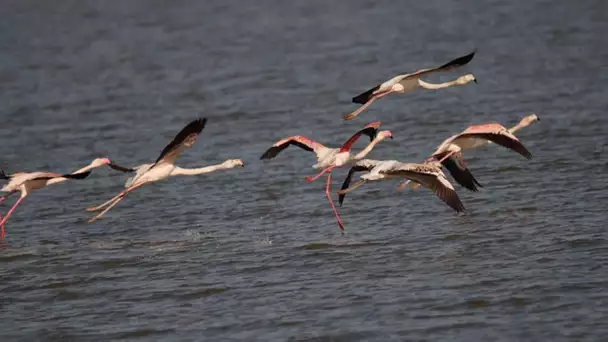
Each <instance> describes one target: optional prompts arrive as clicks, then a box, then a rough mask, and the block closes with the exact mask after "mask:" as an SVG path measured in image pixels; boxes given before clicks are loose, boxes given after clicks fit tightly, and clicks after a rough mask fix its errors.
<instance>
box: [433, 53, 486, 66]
mask: <svg viewBox="0 0 608 342" xmlns="http://www.w3.org/2000/svg"><path fill="white" fill-rule="evenodd" d="M475 53H477V49H474V50H473V52H471V53H469V54H468V55H464V56H462V57H458V58H456V59H453V60H451V61H449V62H447V63H446V64H444V65H442V66H440V67H439V69H443V68H455V67H460V66H463V65H465V64H468V63H469V62H470V61H472V60H473V57H475Z"/></svg>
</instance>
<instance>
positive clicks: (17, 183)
mask: <svg viewBox="0 0 608 342" xmlns="http://www.w3.org/2000/svg"><path fill="white" fill-rule="evenodd" d="M103 165H108V166H110V167H119V168H120V166H118V165H116V164H114V163H112V162H111V161H110V160H109V159H108V158H96V159H94V160H93V161H92V162H91V163H90V164H89V165H87V166H86V167H83V168H82V169H79V170H76V171H74V172H73V173H71V174H64V175H62V174H60V173H55V172H18V173H13V174H10V175H7V174H5V173H4V171H0V179H7V180H10V181H9V182H8V184H6V185H5V186H4V187H2V189H0V191H3V192H7V194H6V195H4V196H2V197H0V203H2V202H3V201H4V200H5V199H7V198H8V197H9V196H10V195H12V194H14V193H17V192H18V191H19V192H21V197H19V199H18V200H17V202H15V204H13V206H12V207H11V209H10V210H9V211H8V213H7V214H6V216H5V217H4V218H3V219H2V221H0V226H1V233H0V239H4V224H5V223H6V221H7V220H8V218H9V217H10V216H11V214H12V213H13V211H14V210H15V208H17V206H18V205H19V203H21V201H23V199H24V198H25V197H26V196H27V195H29V194H30V193H31V192H32V191H34V190H38V189H41V188H44V187H45V186H47V185H51V184H55V183H60V182H65V181H66V180H68V179H84V178H86V177H87V176H88V175H89V174H90V173H91V171H90V170H92V169H94V168H96V167H100V166H103ZM0 216H1V215H0Z"/></svg>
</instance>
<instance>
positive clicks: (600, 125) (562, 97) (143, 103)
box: [0, 0, 608, 341]
mask: <svg viewBox="0 0 608 342" xmlns="http://www.w3.org/2000/svg"><path fill="white" fill-rule="evenodd" d="M0 12H1V13H2V20H1V21H0V51H1V52H0V86H1V89H2V90H1V91H0V103H1V106H0V118H1V119H2V124H1V125H0V138H1V140H0V141H1V142H2V146H1V150H2V153H1V157H0V167H1V168H2V169H4V170H6V171H7V172H17V171H33V170H52V171H58V172H69V171H71V170H74V169H76V168H79V167H81V166H84V165H86V164H88V163H89V162H90V160H92V159H93V158H95V157H99V156H107V157H109V158H111V159H113V160H115V161H116V162H117V163H119V164H125V165H136V164H140V163H144V162H150V161H153V160H154V159H156V157H157V156H158V153H159V152H160V150H161V149H162V148H163V147H164V146H165V144H167V143H168V141H169V140H170V139H171V138H172V137H173V136H174V135H175V134H176V133H177V132H178V131H179V130H180V129H181V128H182V127H183V126H184V125H185V124H186V123H188V122H189V121H190V120H192V119H194V118H196V117H207V118H208V119H209V122H208V124H207V127H206V128H205V130H204V131H203V133H202V135H201V137H200V138H199V140H198V141H197V142H196V144H195V145H194V147H193V148H191V149H189V150H188V151H187V152H186V153H184V154H183V155H182V157H181V158H180V159H179V165H181V166H183V167H194V166H202V165H209V164H215V163H219V162H221V161H223V160H224V159H229V158H241V159H243V160H244V161H245V163H246V167H245V168H244V169H234V170H230V171H226V172H220V173H215V174H209V175H204V176H199V177H181V178H172V179H170V180H168V181H165V182H160V183H157V184H154V185H150V186H146V187H143V188H142V189H140V190H138V191H136V192H134V193H132V194H131V195H129V196H128V197H127V198H126V199H125V200H124V201H122V202H121V203H120V204H119V205H118V206H117V207H116V208H114V209H113V210H112V211H110V212H109V213H108V214H107V215H106V216H105V218H104V219H103V220H101V221H98V222H95V223H93V224H90V225H89V224H87V223H86V220H87V219H88V218H89V217H90V215H89V214H88V213H86V212H84V208H86V207H87V206H90V205H93V204H98V203H101V202H103V201H105V200H106V199H108V198H110V197H111V196H113V195H114V194H115V193H117V192H118V191H120V190H121V189H122V184H123V183H124V181H125V180H126V178H127V176H125V175H123V174H118V173H115V172H113V171H112V170H109V169H107V168H100V169H97V170H95V171H94V173H93V174H92V175H91V176H90V177H89V178H88V179H87V180H85V181H73V182H67V183H65V184H61V185H55V186H52V187H49V188H48V189H44V190H41V191H38V192H36V193H34V194H33V195H32V196H29V197H28V198H26V200H25V201H24V202H23V203H22V205H21V206H20V207H19V208H18V209H17V211H16V212H15V214H14V215H13V216H12V217H11V219H10V220H9V221H8V223H7V225H6V229H7V236H6V238H5V240H4V241H3V242H2V243H1V244H0V340H2V341H18V340H22V341H34V340H38V341H76V340H78V341H82V340H91V341H93V340H96V341H100V340H103V341H108V340H125V341H126V340H154V341H192V340H208V341H228V340H232V341H236V340H243V341H404V340H426V341H516V340H517V341H548V340H551V341H568V340H576V341H601V340H604V339H605V338H606V335H607V334H608V320H607V315H608V293H607V292H606V288H607V287H608V275H607V274H608V273H607V269H608V233H607V232H606V221H607V219H608V214H606V207H607V204H608V163H607V156H608V154H607V153H608V136H607V133H606V132H607V128H608V116H607V114H606V110H607V108H608V96H606V95H607V93H606V89H608V44H606V43H607V40H606V33H607V32H608V3H607V2H605V1H601V0H595V1H594V0H588V1H569V2H559V3H555V2H551V1H525V2H524V1H521V2H508V1H486V2H483V3H481V2H478V1H472V0H467V1H446V2H432V1H418V2H413V1H410V2H399V1H393V2H388V1H385V2H378V1H368V0H357V1H331V2H330V1H306V2H286V1H278V0H276V1H256V2H237V1H192V0H184V1H171V2H165V1H128V2H127V1H123V2H102V1H61V2H46V1H25V0H13V1H8V0H7V1H2V3H1V4H0ZM475 48H476V49H477V55H476V56H475V58H474V59H473V61H472V62H471V63H470V64H469V65H467V66H465V67H463V68H460V69H458V70H457V71H454V72H450V73H444V74H436V75H431V76H430V77H428V78H427V81H430V82H443V81H448V80H451V79H454V78H455V77H457V76H459V75H462V74H465V73H473V74H475V75H476V76H477V79H478V80H479V84H478V85H475V84H469V85H467V86H463V87H452V88H449V89H445V90H442V91H437V92H423V91H417V92H414V93H411V94H407V95H402V96H392V97H387V98H385V99H382V100H380V101H378V102H377V103H374V104H373V105H372V106H371V107H370V108H369V109H368V110H367V111H365V112H364V113H363V114H361V115H360V116H359V117H358V118H356V119H355V120H352V121H347V122H345V121H343V120H342V115H343V114H345V113H348V112H350V111H352V110H353V109H355V108H356V105H354V104H352V103H350V99H351V97H352V96H354V95H357V94H359V93H360V92H362V91H364V90H367V89H368V88H370V87H371V86H373V85H375V84H377V83H378V82H381V81H384V80H385V79H388V78H389V77H392V76H393V75H395V74H397V73H404V72H410V71H414V70H417V69H420V68H425V67H433V66H436V65H440V64H442V63H445V62H447V61H448V60H450V59H452V58H455V57H457V56H461V55H464V54H466V53H469V52H470V51H472V50H473V49H475ZM530 112H534V113H537V114H538V116H539V117H540V118H541V121H540V122H538V123H536V124H534V125H532V126H530V127H528V128H526V129H524V130H522V131H521V132H520V133H518V136H519V137H520V139H521V140H522V141H523V142H524V144H525V145H526V146H527V148H528V149H529V150H530V151H531V152H532V154H533V155H534V158H533V159H532V160H531V161H527V160H525V159H524V158H522V157H521V156H520V155H517V154H516V153H513V152H510V151H507V150H505V149H502V148H500V147H495V146H492V147H489V148H486V149H483V150H478V151H472V152H470V153H467V154H466V155H465V157H466V160H467V162H468V163H469V166H470V168H471V169H472V170H473V172H474V174H475V175H476V177H477V179H478V180H479V181H480V182H481V183H482V184H483V185H484V188H483V189H482V190H481V191H480V192H479V193H472V192H468V191H466V189H464V188H462V187H457V191H458V193H459V195H460V197H461V199H462V201H463V202H464V204H465V206H466V207H467V208H468V210H469V212H468V213H467V214H464V215H457V214H454V213H453V212H452V211H451V210H450V209H449V208H448V207H447V206H445V205H444V204H443V203H442V202H441V201H439V200H438V199H437V198H436V197H435V196H433V194H432V193H431V192H429V191H428V190H424V189H420V190H408V191H406V192H403V193H399V192H396V191H395V190H394V186H395V183H394V182H379V183H373V184H368V185H366V186H363V187H361V188H359V189H358V190H356V191H354V192H353V193H351V194H349V196H348V197H347V199H346V202H345V205H344V207H343V208H342V209H341V210H340V213H341V215H342V218H343V221H344V223H345V225H346V229H347V234H346V235H344V236H342V235H341V234H340V231H339V229H338V227H337V225H336V223H335V220H334V217H333V216H332V214H331V209H330V207H329V205H328V203H327V201H326V198H325V195H324V182H323V180H322V179H320V180H318V181H316V182H314V183H310V184H309V183H306V182H305V181H304V177H305V176H310V175H313V174H314V173H315V172H316V171H315V170H313V169H312V168H311V165H312V164H314V162H315V159H314V156H313V155H312V154H306V153H305V152H303V151H301V150H298V149H296V148H290V149H288V150H286V151H284V152H283V153H282V154H281V155H279V156H278V157H277V158H276V159H275V160H273V161H271V162H269V163H262V162H261V161H260V160H259V157H260V155H261V154H262V153H263V152H264V151H265V150H266V149H267V148H268V147H270V146H271V145H272V144H273V143H274V142H275V141H276V140H278V139H280V138H283V137H285V136H289V135H294V134H301V135H306V136H310V137H311V138H314V139H317V140H319V141H320V142H322V143H325V144H327V145H330V146H339V145H340V144H341V143H342V142H343V141H344V140H346V139H347V138H348V137H349V136H350V134H352V133H353V132H354V131H355V130H357V129H359V128H360V127H361V126H362V125H364V124H365V123H367V122H369V121H373V120H381V121H382V122H383V126H382V128H384V129H390V130H392V131H393V134H394V137H395V139H394V140H388V141H384V142H382V143H381V144H380V145H378V147H377V149H375V150H374V151H373V152H372V154H371V155H370V157H372V158H374V159H399V160H402V161H410V162H418V161H422V160H423V159H425V158H426V157H427V156H428V155H429V154H430V153H431V152H432V151H433V149H434V147H435V146H436V145H437V144H438V143H440V142H441V141H442V140H443V139H445V138H446V137H448V136H450V135H451V134H454V133H457V132H459V131H461V130H462V129H464V128H465V127H466V126H467V125H469V124H477V123H484V122H495V121H496V122H500V123H502V124H504V125H506V126H512V125H514V124H515V123H517V121H518V120H519V119H520V118H521V117H522V116H524V115H526V114H528V113H530ZM361 146H364V143H363V142H360V143H359V144H358V145H357V148H360V147H361ZM346 171H347V170H346V169H338V170H335V171H334V185H333V188H334V189H338V188H339V185H340V183H341V181H342V179H343V177H344V176H345V175H346ZM14 199H16V198H12V199H9V200H7V201H5V202H4V203H2V207H1V208H2V212H3V213H5V212H6V211H7V210H8V209H9V208H10V205H11V204H12V203H13V202H14Z"/></svg>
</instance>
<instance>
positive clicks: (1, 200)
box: [0, 191, 17, 203]
mask: <svg viewBox="0 0 608 342" xmlns="http://www.w3.org/2000/svg"><path fill="white" fill-rule="evenodd" d="M16 192H17V191H12V192H9V193H8V194H6V195H4V196H2V197H0V203H2V202H4V200H5V199H7V198H8V196H10V195H12V194H14V193H16Z"/></svg>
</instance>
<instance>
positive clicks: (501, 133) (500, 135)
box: [454, 127, 532, 159]
mask: <svg viewBox="0 0 608 342" xmlns="http://www.w3.org/2000/svg"><path fill="white" fill-rule="evenodd" d="M467 131H468V130H465V131H464V132H463V133H462V134H460V135H459V136H458V138H456V139H454V143H457V141H458V140H460V139H468V138H472V139H484V140H489V141H491V142H493V143H495V144H497V145H500V146H502V147H505V148H508V149H510V150H513V151H515V152H517V153H519V154H521V155H522V156H524V157H525V158H527V159H532V153H530V151H528V149H526V147H525V146H524V144H522V143H521V141H519V139H517V137H515V136H514V135H513V134H511V133H509V132H508V131H507V130H506V129H504V127H503V129H502V130H494V131H485V132H483V131H482V132H467Z"/></svg>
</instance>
